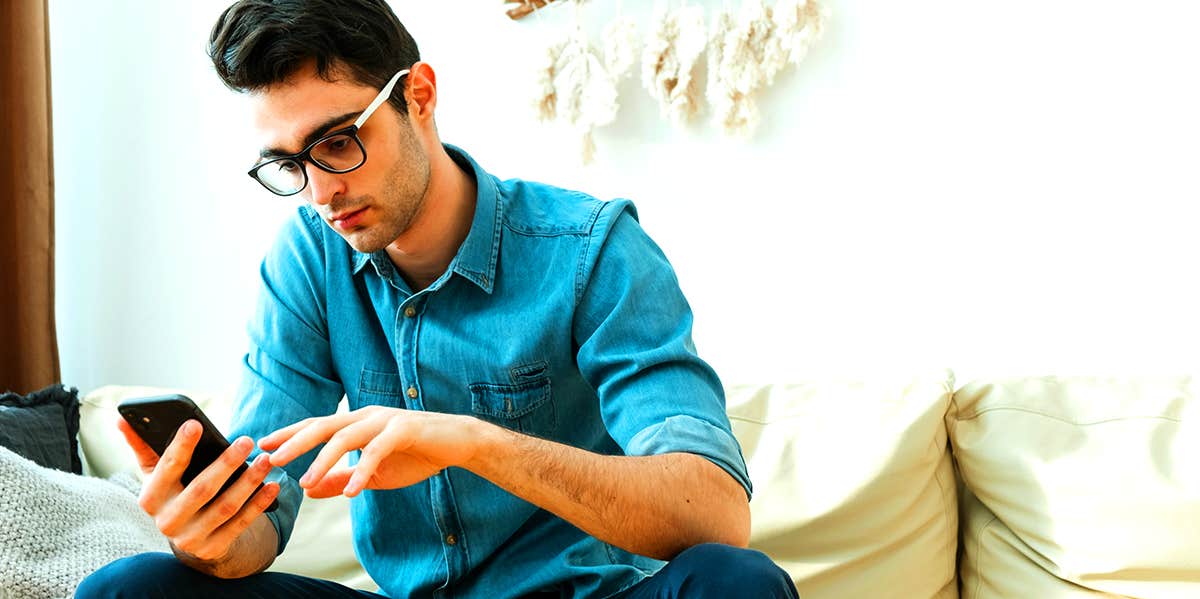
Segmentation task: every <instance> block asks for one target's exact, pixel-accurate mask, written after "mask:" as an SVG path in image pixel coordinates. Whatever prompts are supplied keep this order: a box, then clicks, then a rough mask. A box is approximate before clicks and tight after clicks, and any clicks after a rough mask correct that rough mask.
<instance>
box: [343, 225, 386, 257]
mask: <svg viewBox="0 0 1200 599" xmlns="http://www.w3.org/2000/svg"><path fill="white" fill-rule="evenodd" d="M338 235H340V236H341V237H342V239H345V240H346V243H347V244H349V245H350V247H352V248H354V251H356V252H358V253H360V254H374V253H375V252H378V251H379V250H382V249H383V248H385V247H387V244H386V243H380V242H379V241H378V240H375V239H372V238H371V236H370V235H367V231H366V230H358V231H351V232H350V233H341V232H339V233H338Z"/></svg>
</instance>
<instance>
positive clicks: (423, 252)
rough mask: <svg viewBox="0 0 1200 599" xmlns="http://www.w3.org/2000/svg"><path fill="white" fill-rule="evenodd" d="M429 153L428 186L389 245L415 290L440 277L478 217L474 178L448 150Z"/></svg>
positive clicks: (405, 276)
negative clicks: (406, 224)
mask: <svg viewBox="0 0 1200 599" xmlns="http://www.w3.org/2000/svg"><path fill="white" fill-rule="evenodd" d="M438 150H439V151H437V152H434V153H433V154H432V155H431V156H430V165H429V166H430V172H431V176H430V180H429V189H428V190H427V191H426V193H425V199H424V202H422V205H421V208H420V209H419V210H418V212H417V215H416V217H415V218H414V219H413V222H412V224H411V225H410V226H409V228H408V230H407V231H405V232H404V234H403V235H401V236H400V237H399V238H397V239H396V241H394V242H392V243H391V244H389V245H388V246H387V248H386V249H387V253H388V257H390V258H391V259H392V264H394V265H396V269H397V270H399V271H400V275H401V276H402V277H404V280H405V282H407V283H408V285H409V287H410V288H411V289H412V291H413V293H416V292H418V291H420V290H422V289H425V288H426V287H428V286H429V285H430V284H431V283H433V282H434V281H435V280H437V278H438V277H440V276H441V275H442V273H444V272H446V269H447V268H448V267H449V266H450V262H451V261H452V260H454V256H455V254H457V253H458V248H459V247H461V246H462V243H463V241H464V240H466V238H467V234H468V233H470V232H471V223H472V221H473V220H474V218H475V195H476V185H475V177H474V174H472V173H467V172H465V171H464V170H463V169H462V168H461V167H459V165H458V163H456V162H454V160H453V159H452V158H450V155H449V154H447V153H446V151H445V149H442V148H439V149H438Z"/></svg>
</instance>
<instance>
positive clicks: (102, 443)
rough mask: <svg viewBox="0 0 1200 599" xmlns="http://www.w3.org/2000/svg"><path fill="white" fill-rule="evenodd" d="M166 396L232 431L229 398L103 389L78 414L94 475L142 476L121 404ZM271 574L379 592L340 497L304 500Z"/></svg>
mask: <svg viewBox="0 0 1200 599" xmlns="http://www.w3.org/2000/svg"><path fill="white" fill-rule="evenodd" d="M166 393H182V394H183V395H186V396H188V397H189V398H191V400H192V401H194V402H196V405H197V406H199V407H200V409H201V410H204V414H205V415H206V416H208V419H209V420H211V421H212V423H213V424H215V425H216V426H217V428H220V429H221V430H222V431H223V432H227V431H228V430H229V422H230V419H231V418H232V414H233V403H232V397H231V396H224V395H214V394H208V393H197V392H193V391H180V390H174V389H162V388H156V387H126V386H107V387H101V388H99V389H96V390H95V391H92V392H91V393H88V394H87V395H86V396H85V397H84V398H83V400H82V405H81V409H80V413H81V415H80V420H81V423H80V433H79V437H80V447H81V448H82V450H83V454H84V457H85V461H86V462H87V463H88V465H89V467H90V473H91V474H92V475H94V476H102V477H107V476H111V475H113V474H115V473H118V472H131V473H135V474H137V475H138V476H141V471H140V470H139V469H138V467H137V462H136V461H135V460H134V457H133V451H132V450H130V449H129V446H128V445H126V444H125V440H124V438H123V437H122V436H121V433H120V431H118V430H117V427H116V422H117V419H118V418H120V415H119V414H118V413H117V404H119V403H121V401H123V400H124V399H127V398H133V397H145V396H150V395H163V394H166ZM343 408H344V406H343ZM270 569H271V571H275V572H292V573H296V574H302V575H304V576H313V577H316V578H323V579H325V580H333V581H336V582H340V583H341V584H344V585H346V586H349V587H353V588H358V589H365V590H369V591H375V590H378V588H379V587H378V585H376V584H375V583H374V582H373V581H372V580H371V578H370V577H369V576H368V575H367V573H366V572H365V571H364V570H363V569H362V566H361V565H359V563H358V560H357V558H356V557H355V555H354V544H353V537H352V536H351V530H350V502H349V501H348V500H346V499H343V498H338V497H334V498H331V499H320V500H318V499H305V500H304V503H302V504H301V505H300V513H299V515H298V516H297V517H296V528H295V529H294V530H293V531H292V540H291V542H289V543H288V548H287V550H286V551H284V552H283V554H282V555H280V556H279V557H277V558H276V559H275V563H274V564H272V565H271V568H270Z"/></svg>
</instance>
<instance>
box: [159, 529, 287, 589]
mask: <svg viewBox="0 0 1200 599" xmlns="http://www.w3.org/2000/svg"><path fill="white" fill-rule="evenodd" d="M278 548H279V535H278V533H276V532H275V525H274V524H271V520H270V518H268V517H267V515H266V514H261V515H259V517H258V518H256V519H255V520H254V522H253V523H252V524H251V525H250V526H249V527H248V528H247V529H246V530H245V531H243V532H242V534H241V536H239V537H238V538H237V540H236V541H234V542H233V545H231V546H230V547H229V553H227V554H226V555H225V556H224V557H221V558H219V559H216V560H212V561H205V560H201V559H198V558H196V557H195V556H192V555H190V554H188V553H185V552H183V551H180V550H179V549H176V548H175V545H174V544H172V545H171V550H172V551H174V552H175V557H177V558H179V561H181V562H183V563H184V564H187V566H188V567H190V568H192V569H194V570H198V571H200V572H203V573H205V574H208V575H209V576H216V577H217V578H242V577H245V576H249V575H251V574H257V573H259V572H262V571H263V570H266V569H267V568H269V567H271V564H272V563H274V561H275V555H276V552H277V551H278Z"/></svg>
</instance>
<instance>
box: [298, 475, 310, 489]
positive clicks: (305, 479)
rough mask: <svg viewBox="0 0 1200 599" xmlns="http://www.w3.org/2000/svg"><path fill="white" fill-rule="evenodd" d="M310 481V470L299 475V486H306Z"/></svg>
mask: <svg viewBox="0 0 1200 599" xmlns="http://www.w3.org/2000/svg"><path fill="white" fill-rule="evenodd" d="M310 481H312V472H305V473H304V476H301V477H300V486H301V487H306V486H308V483H309V482H310Z"/></svg>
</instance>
